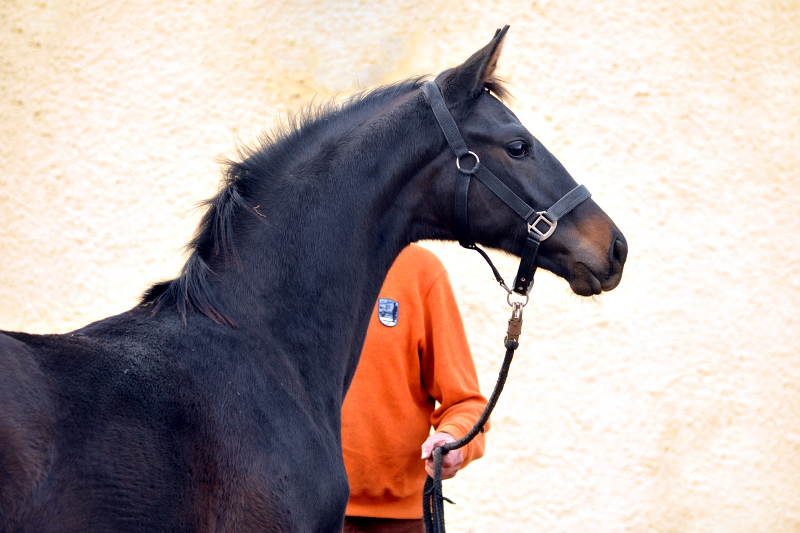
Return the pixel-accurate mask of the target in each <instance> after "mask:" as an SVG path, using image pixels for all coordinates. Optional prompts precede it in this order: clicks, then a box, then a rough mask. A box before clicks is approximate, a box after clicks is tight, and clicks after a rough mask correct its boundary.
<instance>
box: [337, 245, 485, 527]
mask: <svg viewBox="0 0 800 533" xmlns="http://www.w3.org/2000/svg"><path fill="white" fill-rule="evenodd" d="M437 402H438V404H440V405H439V407H437V406H436V404H437ZM485 406H486V398H484V397H483V395H481V393H480V389H479V387H478V378H477V374H476V372H475V365H474V363H473V361H472V356H471V354H470V351H469V346H468V344H467V338H466V335H465V333H464V326H463V323H462V321H461V314H460V313H459V311H458V307H457V306H456V301H455V297H454V296H453V290H452V287H451V286H450V279H449V277H448V275H447V271H446V270H445V269H444V266H443V265H442V263H441V262H440V261H439V258H437V257H436V256H435V255H434V254H433V253H432V252H430V251H429V250H427V249H425V248H423V247H421V246H417V245H411V246H409V247H408V248H406V249H405V250H403V252H402V253H401V254H400V255H399V256H398V258H397V260H396V261H395V263H394V265H392V268H391V270H390V271H389V274H388V275H387V277H386V281H385V282H384V284H383V287H382V288H381V292H380V296H379V299H378V302H377V303H376V306H375V311H374V312H373V314H372V318H371V320H370V325H369V331H368V333H367V338H366V341H365V343H364V349H363V351H362V354H361V360H360V361H359V363H358V369H357V370H356V373H355V377H354V378H353V383H352V385H351V386H350V389H349V391H348V393H347V397H346V398H345V401H344V406H343V408H342V447H343V451H344V463H345V467H346V469H347V475H348V478H349V481H350V501H349V503H348V505H347V515H348V516H370V517H377V518H406V519H409V518H411V519H413V518H422V487H423V484H424V482H425V476H426V473H425V461H423V460H421V459H420V456H421V451H420V446H421V445H422V443H423V442H424V441H425V439H427V438H428V436H429V435H430V428H431V426H433V428H434V429H435V431H437V432H447V433H450V434H451V435H453V436H454V437H455V438H456V439H459V438H461V437H463V436H464V434H465V433H466V432H467V431H469V430H470V429H471V428H472V426H473V425H474V424H475V422H476V421H477V420H478V417H479V416H480V414H481V412H482V411H483V408H484V407H485ZM487 429H488V427H487ZM462 451H463V453H464V464H463V466H462V468H463V467H464V466H466V465H467V464H468V463H469V462H470V461H472V460H474V459H478V458H479V457H481V456H483V451H484V436H483V435H478V437H476V438H475V440H473V441H472V442H471V443H470V444H468V445H467V446H466V447H465V448H463V449H462Z"/></svg>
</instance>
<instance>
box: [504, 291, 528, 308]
mask: <svg viewBox="0 0 800 533" xmlns="http://www.w3.org/2000/svg"><path fill="white" fill-rule="evenodd" d="M512 294H514V293H513V292H511V291H508V294H507V295H506V301H507V302H508V305H510V306H511V307H514V304H520V305H522V307H525V306H526V305H528V300H529V299H530V296H529V295H527V294H526V295H525V301H524V302H512V301H511V295H512Z"/></svg>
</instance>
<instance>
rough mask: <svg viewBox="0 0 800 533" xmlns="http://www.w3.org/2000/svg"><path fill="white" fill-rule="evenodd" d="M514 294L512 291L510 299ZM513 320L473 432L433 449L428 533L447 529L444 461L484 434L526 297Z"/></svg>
mask: <svg viewBox="0 0 800 533" xmlns="http://www.w3.org/2000/svg"><path fill="white" fill-rule="evenodd" d="M510 295H511V293H510V292H509V297H510ZM508 303H509V305H511V318H510V319H508V330H507V333H506V337H505V339H504V344H505V347H506V355H505V357H504V358H503V366H502V367H501V368H500V375H499V376H498V378H497V383H496V384H495V386H494V390H493V391H492V396H491V397H490V398H489V402H488V403H487V404H486V408H484V410H483V413H481V416H480V418H478V421H477V422H476V423H475V425H474V426H472V429H471V430H470V431H469V432H468V433H467V434H466V435H464V436H463V437H462V438H460V439H458V440H457V441H453V442H446V443H444V444H443V445H442V446H440V447H437V448H434V450H433V473H434V476H433V478H431V477H430V476H428V477H427V479H426V480H425V487H424V489H423V491H422V519H423V521H424V523H425V533H445V530H444V502H445V501H446V502H448V503H453V502H452V501H450V500H449V499H447V498H445V496H444V495H443V494H442V458H443V457H444V456H445V455H446V454H447V452H449V451H451V450H457V449H459V448H463V447H464V446H466V445H467V444H469V443H470V442H471V441H472V439H474V438H475V437H476V436H477V435H478V433H483V431H484V426H485V425H486V422H487V421H488V420H489V416H490V415H491V414H492V411H493V410H494V407H495V405H497V400H499V399H500V393H501V392H503V386H504V385H505V383H506V378H507V377H508V370H509V368H511V360H512V359H513V358H514V350H516V349H517V348H519V336H520V334H521V333H522V310H523V308H524V307H525V305H526V304H527V303H528V299H527V296H526V298H525V302H513V303H512V302H511V301H510V298H509V299H508Z"/></svg>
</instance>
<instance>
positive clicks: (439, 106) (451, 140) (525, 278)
mask: <svg viewBox="0 0 800 533" xmlns="http://www.w3.org/2000/svg"><path fill="white" fill-rule="evenodd" d="M422 91H423V94H424V95H425V100H426V101H427V102H428V105H430V106H431V110H433V114H434V116H435V117H436V122H438V123H439V127H440V128H441V129H442V133H444V137H445V139H447V144H449V145H450V148H451V149H452V150H453V152H454V153H455V155H456V167H457V168H458V171H459V172H458V178H457V181H456V194H455V202H454V220H455V232H454V233H455V237H456V238H457V239H458V242H459V244H461V246H463V247H464V248H469V249H470V250H475V251H477V252H479V253H480V254H481V255H482V256H483V258H484V259H486V261H487V262H488V263H489V266H490V267H492V271H493V272H494V276H495V279H497V281H498V283H500V285H501V286H502V287H503V288H504V289H506V290H507V291H508V292H509V294H510V293H511V291H512V289H509V288H508V287H507V286H506V284H505V280H503V277H502V276H501V275H500V273H499V272H498V271H497V269H496V268H495V266H494V265H493V264H492V261H491V259H489V256H488V255H486V252H484V251H483V250H481V249H480V248H478V246H477V245H476V244H475V241H474V240H473V239H472V235H470V232H469V224H468V221H469V207H468V202H469V200H468V198H469V184H470V181H471V178H472V176H475V177H476V178H478V179H479V180H480V181H481V183H483V184H484V185H486V186H487V187H488V188H489V190H491V191H492V192H493V193H494V194H495V195H496V196H497V197H498V198H500V199H501V200H502V201H503V202H504V203H505V204H506V205H507V206H508V207H510V208H511V209H512V210H514V212H515V213H517V215H519V217H520V218H522V220H524V221H525V222H526V223H527V224H528V237H527V238H526V239H525V247H524V249H523V251H522V257H521V259H520V263H519V268H518V269H517V275H516V278H515V279H514V288H513V292H516V293H517V294H521V295H523V296H527V294H528V291H530V288H531V286H532V284H533V274H534V272H535V271H536V264H535V262H536V253H537V252H538V251H539V245H540V244H541V243H542V242H543V241H544V240H546V239H547V238H548V237H550V235H552V234H553V232H554V231H555V229H556V226H557V225H558V220H559V219H560V218H562V217H563V216H564V215H566V214H567V213H569V212H570V211H572V210H573V209H575V208H576V207H577V206H578V205H579V204H580V203H581V202H583V201H584V200H586V199H588V198H589V197H590V196H591V193H590V192H589V190H588V189H587V188H586V187H585V186H583V185H578V186H577V187H575V188H574V189H572V190H571V191H569V192H568V193H567V194H565V195H564V196H563V197H561V199H560V200H558V201H557V202H556V203H555V204H553V205H552V206H551V207H550V208H549V209H547V210H546V211H536V210H535V209H534V208H532V207H531V206H530V205H528V203H527V202H525V201H524V200H522V199H521V198H520V197H519V196H517V195H516V194H515V193H514V191H512V190H511V189H509V188H508V186H507V185H506V184H505V183H503V182H502V181H500V179H499V178H498V177H497V176H495V175H494V174H493V173H492V172H491V171H490V170H489V169H488V168H486V167H485V166H483V165H482V164H481V160H480V158H479V157H478V155H477V154H476V153H474V152H470V151H469V149H468V148H467V143H466V142H465V141H464V138H463V137H462V136H461V133H460V132H459V131H458V126H457V125H456V122H455V120H453V116H452V115H451V114H450V111H448V109H447V106H446V105H445V103H444V98H443V97H442V93H441V91H440V90H439V86H438V85H436V83H434V82H432V81H426V82H425V83H423V84H422ZM469 159H474V161H475V162H474V164H473V163H471V162H470V161H468V160H469ZM469 167H472V168H469Z"/></svg>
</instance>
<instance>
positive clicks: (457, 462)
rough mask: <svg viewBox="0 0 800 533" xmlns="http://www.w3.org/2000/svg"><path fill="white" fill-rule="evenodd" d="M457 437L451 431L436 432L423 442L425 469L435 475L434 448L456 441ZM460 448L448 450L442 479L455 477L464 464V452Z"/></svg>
mask: <svg viewBox="0 0 800 533" xmlns="http://www.w3.org/2000/svg"><path fill="white" fill-rule="evenodd" d="M455 440H456V439H455V437H453V436H452V435H451V434H449V433H445V432H441V433H434V434H433V435H431V436H430V437H428V438H427V439H426V440H425V442H423V443H422V459H424V460H425V471H426V472H427V473H428V475H429V476H431V477H433V449H434V448H436V447H439V446H441V445H442V444H444V443H445V442H455ZM461 450H462V449H461V448H459V449H457V450H451V451H449V452H447V455H445V456H443V457H442V479H450V478H452V477H455V475H456V473H458V469H459V468H461V465H462V464H464V454H463V453H462V451H461Z"/></svg>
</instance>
